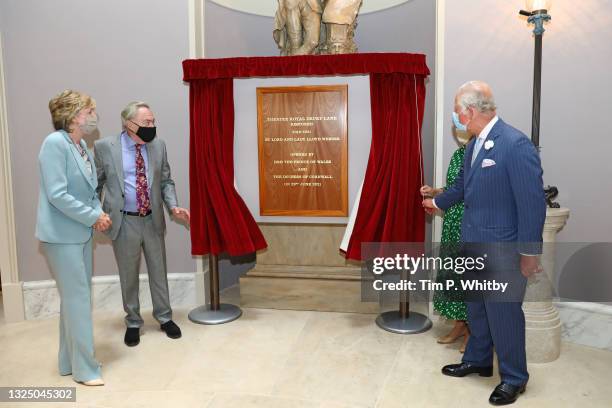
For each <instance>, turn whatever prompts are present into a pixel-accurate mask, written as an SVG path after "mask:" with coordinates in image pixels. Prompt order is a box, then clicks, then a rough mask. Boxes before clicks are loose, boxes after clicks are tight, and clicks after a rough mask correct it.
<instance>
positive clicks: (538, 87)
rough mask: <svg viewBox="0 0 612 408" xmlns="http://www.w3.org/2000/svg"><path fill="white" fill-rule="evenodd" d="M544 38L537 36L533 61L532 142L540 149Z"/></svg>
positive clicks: (541, 35)
mask: <svg viewBox="0 0 612 408" xmlns="http://www.w3.org/2000/svg"><path fill="white" fill-rule="evenodd" d="M542 37H543V34H537V33H536V34H535V54H534V61H533V116H532V121H531V141H532V142H533V144H534V146H535V147H536V148H539V147H540V106H541V98H542Z"/></svg>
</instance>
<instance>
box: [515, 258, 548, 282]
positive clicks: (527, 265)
mask: <svg viewBox="0 0 612 408" xmlns="http://www.w3.org/2000/svg"><path fill="white" fill-rule="evenodd" d="M543 270H544V268H543V267H542V264H540V257H539V255H521V273H522V274H523V276H524V277H526V278H529V277H530V276H532V275H535V274H536V273H540V272H542V271H543Z"/></svg>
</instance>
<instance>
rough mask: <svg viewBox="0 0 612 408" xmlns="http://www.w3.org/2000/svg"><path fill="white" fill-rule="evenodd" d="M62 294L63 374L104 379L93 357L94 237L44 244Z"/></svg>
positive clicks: (60, 363)
mask: <svg viewBox="0 0 612 408" xmlns="http://www.w3.org/2000/svg"><path fill="white" fill-rule="evenodd" d="M42 249H43V252H44V253H45V256H46V258H47V261H48V262H49V266H50V269H51V273H52V274H53V277H54V278H55V281H56V282H57V289H58V291H59V295H60V302H61V303H60V324H59V326H60V341H59V355H58V357H59V358H58V360H59V362H58V365H59V372H60V375H69V374H72V377H73V378H74V380H75V381H78V382H84V381H90V380H94V379H97V378H101V377H102V375H101V372H100V364H99V363H98V362H97V361H96V359H95V357H94V340H93V322H92V318H91V274H92V262H93V253H92V251H93V249H92V238H90V239H89V240H88V241H87V242H85V243H83V244H52V243H48V242H43V243H42Z"/></svg>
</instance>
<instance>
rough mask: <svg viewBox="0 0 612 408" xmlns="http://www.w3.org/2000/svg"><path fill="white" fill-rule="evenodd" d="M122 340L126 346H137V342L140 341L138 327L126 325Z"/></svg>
mask: <svg viewBox="0 0 612 408" xmlns="http://www.w3.org/2000/svg"><path fill="white" fill-rule="evenodd" d="M123 341H124V342H125V345H126V346H128V347H134V346H137V345H138V343H140V328H139V327H128V328H127V330H126V331H125V337H124V338H123Z"/></svg>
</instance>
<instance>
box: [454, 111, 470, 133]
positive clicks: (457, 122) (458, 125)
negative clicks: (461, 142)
mask: <svg viewBox="0 0 612 408" xmlns="http://www.w3.org/2000/svg"><path fill="white" fill-rule="evenodd" d="M453 123H454V124H455V127H456V128H457V130H460V131H462V132H467V125H464V124H463V123H461V121H460V120H459V115H458V114H457V112H455V111H453Z"/></svg>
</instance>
